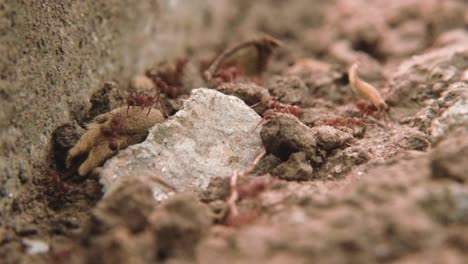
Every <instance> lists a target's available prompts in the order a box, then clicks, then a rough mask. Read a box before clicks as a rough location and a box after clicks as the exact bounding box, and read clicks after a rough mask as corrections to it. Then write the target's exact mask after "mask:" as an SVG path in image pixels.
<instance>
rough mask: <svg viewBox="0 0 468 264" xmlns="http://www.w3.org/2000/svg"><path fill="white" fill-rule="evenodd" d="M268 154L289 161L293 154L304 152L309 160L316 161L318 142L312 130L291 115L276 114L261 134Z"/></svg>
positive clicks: (264, 126) (265, 125)
mask: <svg viewBox="0 0 468 264" xmlns="http://www.w3.org/2000/svg"><path fill="white" fill-rule="evenodd" d="M260 135H261V137H262V142H263V145H264V146H265V149H266V151H267V152H268V153H271V154H273V155H275V156H277V157H278V158H281V159H282V160H287V159H288V158H289V156H290V155H291V154H292V153H295V152H304V153H305V155H306V158H307V159H308V160H316V157H317V156H316V140H315V137H314V134H313V133H311V129H310V128H309V127H307V126H306V125H304V124H303V123H301V121H299V119H297V118H296V117H295V116H293V115H290V114H281V113H278V114H275V115H273V117H272V118H271V119H270V120H269V121H268V122H266V123H265V124H264V125H263V127H262V130H261V132H260Z"/></svg>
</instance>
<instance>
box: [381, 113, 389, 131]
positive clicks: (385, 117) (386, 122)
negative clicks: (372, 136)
mask: <svg viewBox="0 0 468 264" xmlns="http://www.w3.org/2000/svg"><path fill="white" fill-rule="evenodd" d="M382 114H383V120H384V122H385V127H386V128H387V129H390V126H389V125H388V121H387V113H386V112H382Z"/></svg>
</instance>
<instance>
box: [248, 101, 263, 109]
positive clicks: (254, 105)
mask: <svg viewBox="0 0 468 264" xmlns="http://www.w3.org/2000/svg"><path fill="white" fill-rule="evenodd" d="M261 103H262V101H260V102H258V103H255V104H253V105H251V106H250V107H252V108H253V107H256V106H257V105H259V104H261Z"/></svg>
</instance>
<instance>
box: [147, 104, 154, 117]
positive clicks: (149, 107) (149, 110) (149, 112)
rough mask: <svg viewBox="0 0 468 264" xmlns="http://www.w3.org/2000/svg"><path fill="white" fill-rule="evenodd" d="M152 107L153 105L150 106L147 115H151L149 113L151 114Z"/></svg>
mask: <svg viewBox="0 0 468 264" xmlns="http://www.w3.org/2000/svg"><path fill="white" fill-rule="evenodd" d="M152 108H153V107H152V106H150V107H148V113H147V114H146V117H148V116H149V114H150V112H151V109H152Z"/></svg>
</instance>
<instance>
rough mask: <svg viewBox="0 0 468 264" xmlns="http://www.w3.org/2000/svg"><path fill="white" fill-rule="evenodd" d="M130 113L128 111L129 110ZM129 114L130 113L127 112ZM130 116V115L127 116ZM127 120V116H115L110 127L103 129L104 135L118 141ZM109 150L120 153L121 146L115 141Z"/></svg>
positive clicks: (110, 144) (111, 143)
mask: <svg viewBox="0 0 468 264" xmlns="http://www.w3.org/2000/svg"><path fill="white" fill-rule="evenodd" d="M127 111H128V109H127ZM127 113H128V112H127ZM148 114H149V112H148ZM127 116H128V114H127ZM125 118H127V117H126V116H125V117H124V116H122V115H118V114H117V115H114V116H112V119H111V121H110V122H109V127H108V128H107V127H101V131H102V133H103V134H104V135H106V136H109V137H110V138H112V139H117V138H118V137H119V135H120V131H121V130H122V125H123V122H124V120H125ZM109 148H110V149H111V150H113V151H118V150H119V149H120V146H119V144H118V143H117V142H116V141H115V140H113V141H111V142H110V143H109Z"/></svg>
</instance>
